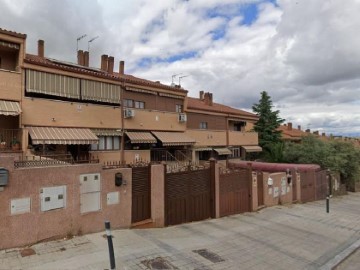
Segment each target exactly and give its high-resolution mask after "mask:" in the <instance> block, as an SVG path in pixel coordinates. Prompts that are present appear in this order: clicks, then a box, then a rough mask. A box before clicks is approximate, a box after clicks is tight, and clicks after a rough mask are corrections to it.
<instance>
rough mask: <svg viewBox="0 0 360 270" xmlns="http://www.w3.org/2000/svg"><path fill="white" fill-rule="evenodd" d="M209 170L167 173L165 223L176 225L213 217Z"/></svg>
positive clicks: (212, 194) (211, 183)
mask: <svg viewBox="0 0 360 270" xmlns="http://www.w3.org/2000/svg"><path fill="white" fill-rule="evenodd" d="M212 186H213V181H212V176H211V170H210V169H199V170H194V171H191V170H188V171H181V172H175V173H167V174H166V176H165V223H166V225H167V226H168V225H176V224H181V223H186V222H192V221H199V220H204V219H208V218H210V217H212V216H213V210H214V192H213V188H212Z"/></svg>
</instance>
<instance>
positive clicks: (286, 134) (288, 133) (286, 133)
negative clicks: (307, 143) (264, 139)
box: [277, 125, 309, 141]
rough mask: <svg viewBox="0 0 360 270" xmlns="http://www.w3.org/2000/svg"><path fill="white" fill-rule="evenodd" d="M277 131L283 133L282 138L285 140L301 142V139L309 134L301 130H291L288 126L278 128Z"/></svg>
mask: <svg viewBox="0 0 360 270" xmlns="http://www.w3.org/2000/svg"><path fill="white" fill-rule="evenodd" d="M277 130H279V131H281V134H282V135H281V136H282V138H283V139H285V140H293V141H296V140H301V137H304V136H308V135H309V133H308V132H305V131H302V130H300V129H296V128H291V129H289V127H288V126H287V125H281V126H279V127H278V128H277Z"/></svg>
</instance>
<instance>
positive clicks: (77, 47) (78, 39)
mask: <svg viewBox="0 0 360 270" xmlns="http://www.w3.org/2000/svg"><path fill="white" fill-rule="evenodd" d="M86 36H87V34H84V35H82V36H80V37H78V38H77V39H76V53H77V51H78V50H79V41H80V40H82V39H83V38H84V37H86Z"/></svg>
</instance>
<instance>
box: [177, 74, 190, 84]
mask: <svg viewBox="0 0 360 270" xmlns="http://www.w3.org/2000/svg"><path fill="white" fill-rule="evenodd" d="M189 76H190V75H184V76H179V86H181V84H180V82H181V79H182V78H185V77H189Z"/></svg>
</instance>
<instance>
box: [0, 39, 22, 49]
mask: <svg viewBox="0 0 360 270" xmlns="http://www.w3.org/2000/svg"><path fill="white" fill-rule="evenodd" d="M0 46H2V47H8V48H10V49H15V50H19V49H20V45H19V44H16V43H11V42H6V41H0Z"/></svg>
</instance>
